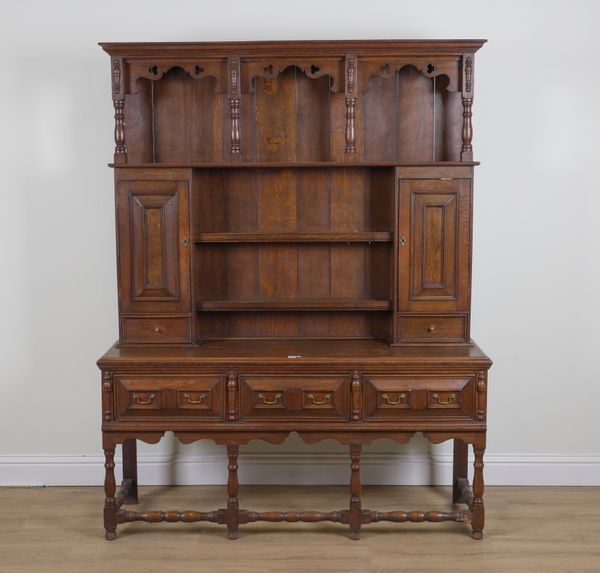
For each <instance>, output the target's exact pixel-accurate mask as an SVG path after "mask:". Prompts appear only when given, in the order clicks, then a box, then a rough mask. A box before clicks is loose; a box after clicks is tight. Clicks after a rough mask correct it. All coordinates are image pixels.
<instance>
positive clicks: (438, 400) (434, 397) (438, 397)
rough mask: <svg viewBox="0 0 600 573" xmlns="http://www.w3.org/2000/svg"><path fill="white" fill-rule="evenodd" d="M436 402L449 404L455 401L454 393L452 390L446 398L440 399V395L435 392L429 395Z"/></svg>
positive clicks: (444, 404) (443, 404)
mask: <svg viewBox="0 0 600 573" xmlns="http://www.w3.org/2000/svg"><path fill="white" fill-rule="evenodd" d="M431 397H432V398H433V399H434V400H435V401H436V402H437V403H438V404H440V405H442V406H449V405H450V404H455V403H456V394H454V392H453V393H452V394H450V395H449V396H448V400H442V398H441V397H440V395H439V394H438V393H437V392H436V393H435V394H433V395H432V396H431Z"/></svg>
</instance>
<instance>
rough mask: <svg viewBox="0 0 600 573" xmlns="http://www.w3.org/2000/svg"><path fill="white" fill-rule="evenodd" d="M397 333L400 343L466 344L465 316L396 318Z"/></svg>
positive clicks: (434, 315)
mask: <svg viewBox="0 0 600 573" xmlns="http://www.w3.org/2000/svg"><path fill="white" fill-rule="evenodd" d="M397 332H398V340H399V341H400V342H468V334H467V333H468V328H467V316H466V315H464V314H459V315H437V314H430V315H422V316H421V315H419V316H416V315H412V316H398V318H397Z"/></svg>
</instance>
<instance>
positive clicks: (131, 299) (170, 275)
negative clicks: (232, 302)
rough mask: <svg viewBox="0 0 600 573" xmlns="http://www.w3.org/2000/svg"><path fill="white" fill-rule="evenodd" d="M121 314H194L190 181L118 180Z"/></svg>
mask: <svg viewBox="0 0 600 573" xmlns="http://www.w3.org/2000/svg"><path fill="white" fill-rule="evenodd" d="M117 226H118V229H117V234H118V239H117V240H118V251H119V303H120V307H121V312H122V313H128V312H134V313H137V312H143V313H147V312H160V313H164V312H169V313H178V312H181V313H183V312H190V247H189V226H190V221H189V205H188V182H187V181H119V182H118V184H117Z"/></svg>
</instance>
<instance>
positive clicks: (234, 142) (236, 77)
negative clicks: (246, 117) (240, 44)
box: [227, 56, 242, 161]
mask: <svg viewBox="0 0 600 573" xmlns="http://www.w3.org/2000/svg"><path fill="white" fill-rule="evenodd" d="M227 68H228V71H229V74H228V75H229V81H228V84H227V85H228V88H227V95H228V99H229V115H230V118H231V149H230V152H231V157H232V159H233V160H234V161H240V160H241V153H242V150H241V144H240V139H241V135H240V103H241V98H242V92H241V88H240V58H239V56H230V57H229V58H227Z"/></svg>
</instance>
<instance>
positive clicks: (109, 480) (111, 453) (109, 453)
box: [102, 436, 117, 541]
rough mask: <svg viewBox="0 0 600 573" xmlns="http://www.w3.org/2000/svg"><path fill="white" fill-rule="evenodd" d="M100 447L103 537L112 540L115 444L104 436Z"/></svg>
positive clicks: (115, 508) (115, 487) (114, 535)
mask: <svg viewBox="0 0 600 573" xmlns="http://www.w3.org/2000/svg"><path fill="white" fill-rule="evenodd" d="M102 447H103V449H104V468H105V475H104V494H105V496H106V498H105V500H104V530H105V534H104V537H105V538H106V539H107V540H108V541H112V540H113V539H115V538H116V537H117V520H116V515H115V514H116V512H117V503H116V500H115V492H116V489H117V484H116V482H115V444H114V443H113V442H112V440H110V439H108V438H107V437H106V436H105V437H104V439H103V444H102Z"/></svg>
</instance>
